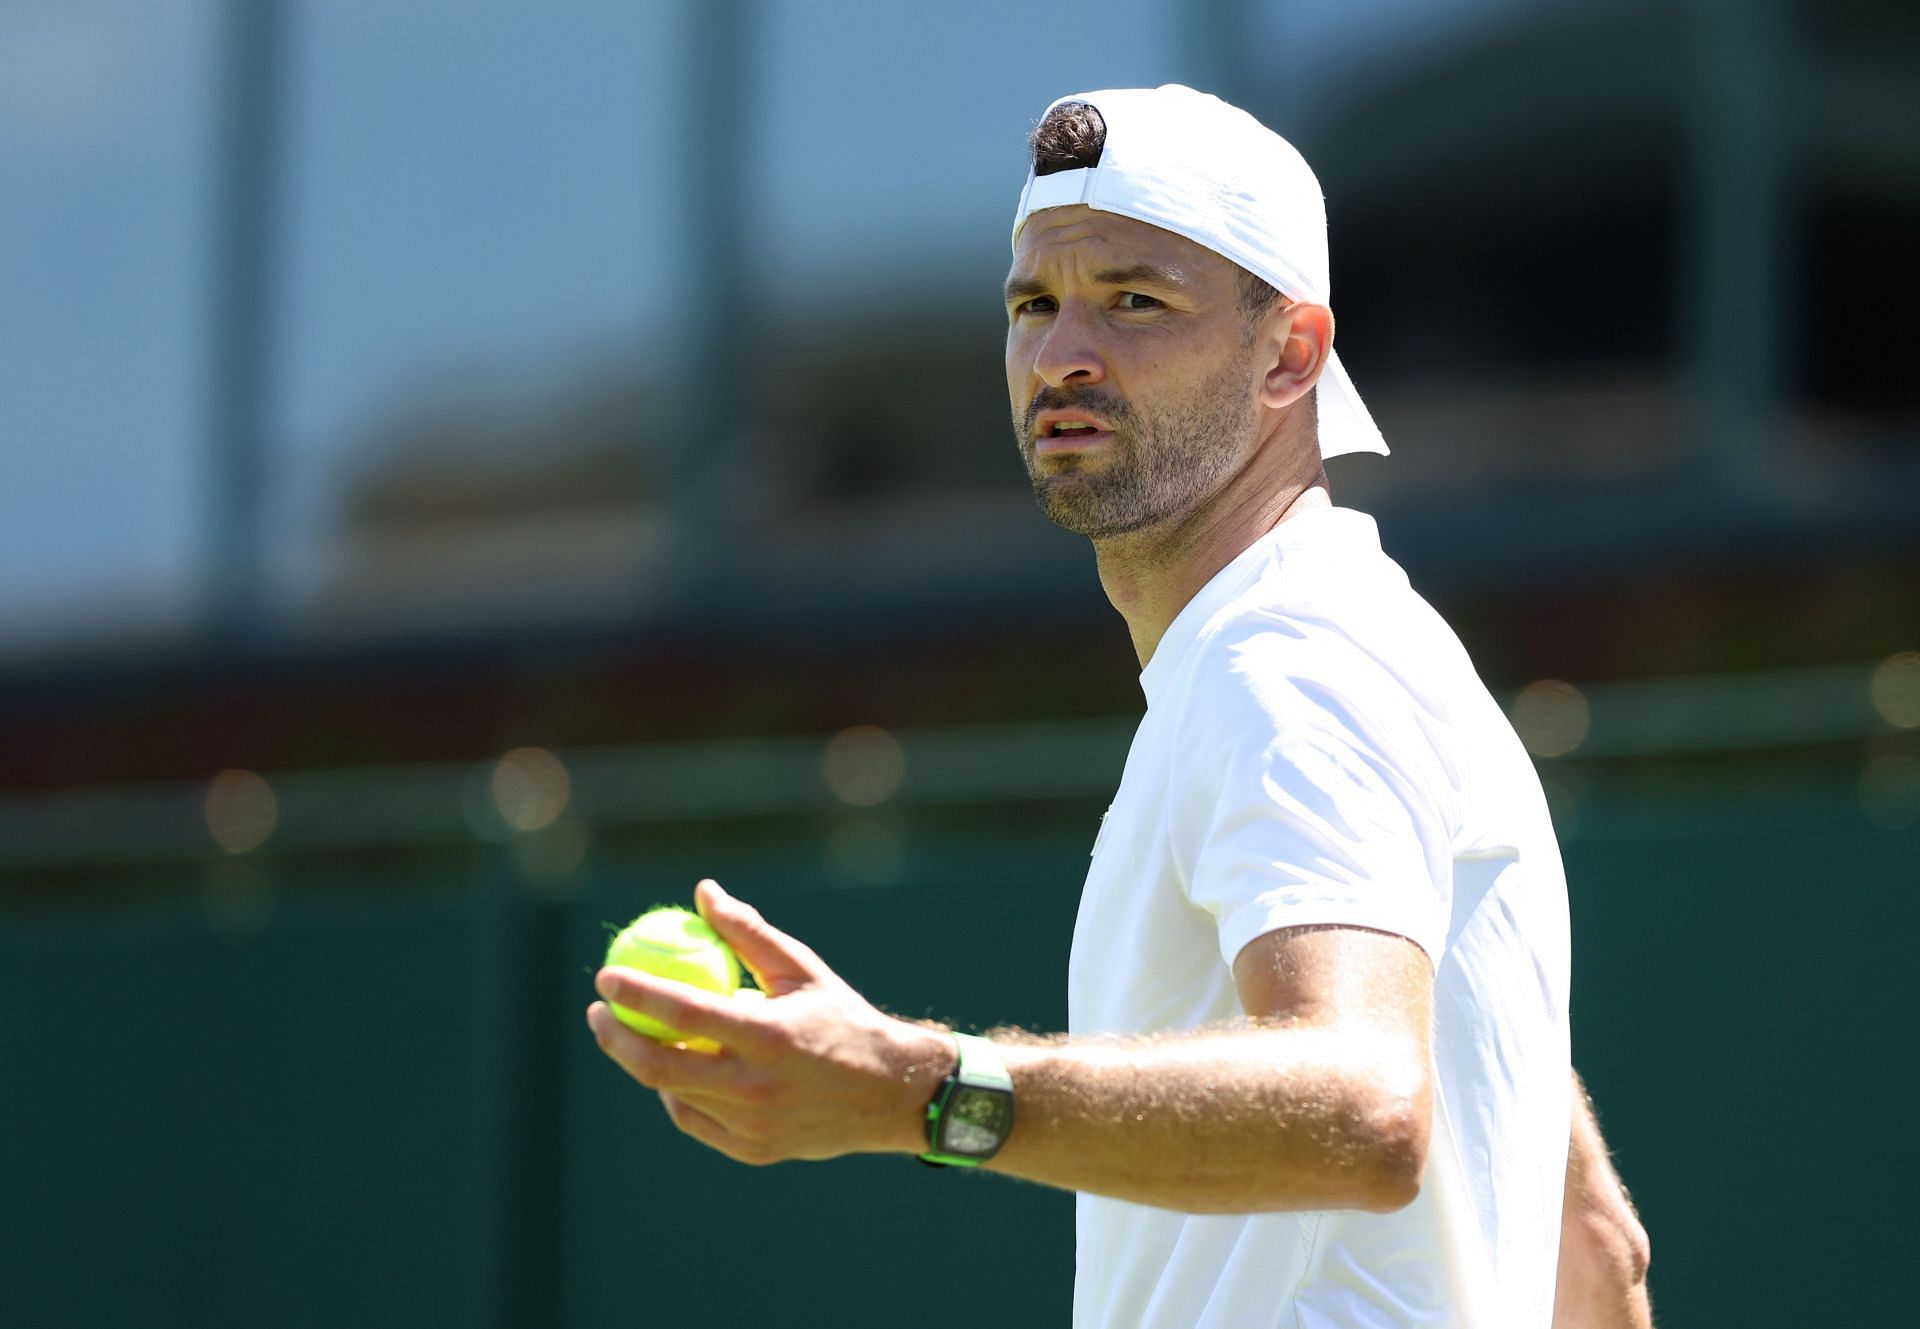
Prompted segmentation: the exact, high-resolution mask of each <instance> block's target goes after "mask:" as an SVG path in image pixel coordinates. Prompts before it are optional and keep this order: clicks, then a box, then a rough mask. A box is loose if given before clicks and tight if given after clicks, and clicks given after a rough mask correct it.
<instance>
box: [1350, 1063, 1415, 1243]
mask: <svg viewBox="0 0 1920 1329" xmlns="http://www.w3.org/2000/svg"><path fill="white" fill-rule="evenodd" d="M1366 1121H1367V1125H1366V1136H1367V1139H1366V1150H1365V1156H1366V1160H1367V1163H1366V1168H1365V1178H1366V1180H1365V1184H1364V1186H1363V1187H1362V1193H1361V1195H1360V1197H1359V1202H1358V1204H1357V1205H1356V1206H1355V1207H1356V1208H1359V1209H1364V1210H1366V1211H1367V1212H1369V1213H1375V1214H1390V1213H1392V1212H1393V1211H1394V1210H1396V1209H1404V1208H1406V1207H1407V1206H1408V1205H1410V1204H1412V1203H1413V1202H1414V1201H1415V1200H1416V1199H1418V1198H1419V1195H1420V1184H1421V1182H1422V1180H1423V1179H1424V1178H1425V1177H1426V1173H1427V1145H1428V1143H1429V1141H1430V1140H1431V1138H1432V1135H1433V1102H1432V1097H1431V1094H1430V1092H1429V1089H1428V1087H1427V1086H1426V1085H1425V1084H1423V1085H1422V1086H1421V1087H1420V1090H1419V1091H1418V1092H1417V1093H1412V1094H1395V1095H1388V1096H1385V1097H1384V1098H1383V1100H1382V1101H1381V1102H1379V1103H1378V1104H1376V1105H1375V1106H1374V1107H1373V1109H1372V1110H1371V1111H1370V1112H1369V1113H1368V1114H1367V1118H1366Z"/></svg>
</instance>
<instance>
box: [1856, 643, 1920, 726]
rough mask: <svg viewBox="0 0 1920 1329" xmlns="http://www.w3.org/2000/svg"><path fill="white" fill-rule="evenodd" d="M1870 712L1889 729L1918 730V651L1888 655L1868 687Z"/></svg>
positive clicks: (1919, 709)
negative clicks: (1875, 712) (1871, 708)
mask: <svg viewBox="0 0 1920 1329" xmlns="http://www.w3.org/2000/svg"><path fill="white" fill-rule="evenodd" d="M1867 695H1868V696H1869V697H1871V698H1872V699H1873V709H1874V710H1876V711H1878V712H1880V718H1881V719H1883V720H1885V721H1886V722H1887V723H1888V724H1890V725H1897V726H1899V727H1900V728H1902V729H1920V651H1902V652H1900V653H1899V654H1898V655H1889V656H1888V657H1887V658H1886V659H1884V660H1882V661H1881V662H1880V664H1879V665H1878V667H1876V668H1875V669H1874V671H1873V678H1872V680H1871V681H1869V682H1868V684H1867Z"/></svg>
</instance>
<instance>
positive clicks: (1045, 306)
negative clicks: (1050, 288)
mask: <svg viewBox="0 0 1920 1329" xmlns="http://www.w3.org/2000/svg"><path fill="white" fill-rule="evenodd" d="M1013 312H1014V313H1016V314H1051V313H1052V312H1053V297H1052V296H1050V295H1036V296H1034V297H1033V299H1031V300H1023V301H1021V302H1020V303H1019V304H1017V305H1015V306H1014V307H1013Z"/></svg>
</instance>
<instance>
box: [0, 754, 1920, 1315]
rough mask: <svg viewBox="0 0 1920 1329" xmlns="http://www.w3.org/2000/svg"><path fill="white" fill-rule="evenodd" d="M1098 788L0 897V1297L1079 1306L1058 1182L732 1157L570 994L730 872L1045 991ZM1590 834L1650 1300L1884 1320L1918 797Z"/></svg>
mask: <svg viewBox="0 0 1920 1329" xmlns="http://www.w3.org/2000/svg"><path fill="white" fill-rule="evenodd" d="M1783 809H1785V811H1783ZM1086 821H1087V819H1086V818H1085V817H1084V816H1079V815H1077V814H1076V815H1074V816H1073V817H1070V818H1063V819H1062V821H1061V822H1059V823H1055V824H1053V825H1052V826H1049V825H1048V823H1047V822H1046V821H1045V820H1044V819H1042V820H1040V821H1039V822H1037V823H1036V828H1035V829H1022V828H1021V827H1020V826H1019V825H1018V824H1017V823H1014V822H1012V821H1009V822H1006V823H1003V824H1001V825H1000V826H999V827H998V828H997V829H996V831H995V833H994V834H993V835H992V836H991V837H988V836H983V835H982V834H980V833H979V832H978V831H974V832H972V833H965V834H963V833H961V832H960V831H957V830H954V829H948V830H945V831H936V830H932V829H926V828H921V829H918V830H916V831H915V832H914V833H913V834H912V835H910V837H909V839H908V842H907V843H908V848H907V859H906V870H905V872H904V873H903V876H902V880H903V881H904V882H905V883H907V884H903V885H896V886H894V887H891V888H887V889H877V888H875V889H859V890H847V889H841V888H836V887H835V886H834V885H833V884H832V882H831V880H830V879H829V874H828V873H827V871H826V870H825V868H824V867H823V866H822V862H821V858H820V855H819V854H818V853H817V852H815V851H814V850H813V849H812V848H809V849H807V851H806V852H790V851H789V850H790V849H791V846H786V847H783V846H781V845H780V844H778V843H770V842H768V841H766V840H764V839H762V840H761V841H759V842H758V843H757V845H755V844H742V843H739V842H738V840H737V837H731V836H725V837H716V840H715V843H716V844H720V845H723V846H726V847H722V848H721V849H719V850H718V852H713V853H709V854H706V855H703V856H702V857H701V858H700V860H699V861H694V860H693V859H690V858H687V857H685V856H684V853H683V851H671V852H670V853H669V854H667V855H662V856H647V855H642V854H639V853H637V852H634V851H632V850H631V849H627V850H615V849H612V848H607V847H603V848H602V849H601V850H600V851H599V852H598V853H597V854H596V855H595V856H594V858H593V859H592V860H591V862H590V866H589V869H588V871H587V874H586V883H585V886H584V889H582V890H581V891H580V892H579V893H578V894H575V895H572V896H568V897H554V896H537V895H532V894H529V893H526V892H524V891H520V890H518V889H516V888H512V887H510V886H509V885H508V881H509V877H508V874H507V870H506V868H505V865H504V862H503V864H502V865H501V867H500V868H499V869H498V870H497V871H496V872H495V873H494V874H493V875H492V876H491V878H489V877H488V875H487V874H482V879H481V880H479V881H475V880H473V878H472V877H471V875H469V874H461V875H460V876H459V878H458V879H450V880H447V881H444V882H434V881H431V880H422V879H420V878H419V877H418V876H414V877H409V878H407V879H405V880H389V881H380V880H376V879H373V878H369V877H362V878H360V879H359V880H357V881H355V882H353V883H351V884H346V883H343V884H341V885H340V886H339V887H337V888H334V889H328V890H323V891H322V890H312V889H307V890H302V891H299V892H297V893H293V892H289V893H286V894H284V895H282V896H280V897H277V898H276V899H275V900H274V903H273V907H272V911H271V913H270V914H269V915H267V916H266V918H265V919H264V921H262V922H261V923H260V925H258V926H247V925H241V926H236V925H235V924H234V922H233V920H232V919H231V918H229V919H228V920H227V921H226V922H222V923H216V922H215V921H214V920H213V919H211V918H210V916H209V914H208V913H207V911H206V910H205V909H204V908H202V907H201V906H200V905H199V904H198V903H196V902H194V901H193V900H191V899H189V900H184V901H182V902H178V903H174V904H168V905H156V906H155V907H153V908H151V909H148V910H144V911H121V912H114V913H109V914H96V915H91V916H69V917H65V918H52V917H37V918H27V917H22V916H18V915H16V916H13V917H11V918H8V919H6V920H4V922H3V923H0V1001H4V1004H5V1010H6V1011H7V1015H6V1018H5V1022H4V1034H3V1037H4V1043H3V1044H0V1051H3V1052H4V1061H0V1065H4V1077H5V1078H4V1082H3V1083H0V1094H3V1095H4V1097H0V1114H4V1115H3V1116H0V1128H3V1129H0V1145H3V1147H4V1150H5V1154H4V1176H0V1181H3V1182H4V1196H5V1199H4V1203H0V1298H4V1302H3V1303H0V1304H3V1305H4V1313H0V1320H4V1322H6V1323H18V1324H23V1325H25V1324H32V1325H105V1324H139V1325H155V1326H194V1327H196V1329H198V1327H200V1326H209V1325H228V1324H231V1325H240V1324H246V1325H260V1324H272V1325H276V1326H287V1327H288V1329H294V1327H297V1326H305V1325H315V1326H319V1325H328V1326H334V1325H341V1324H351V1325H353V1326H355V1329H379V1327H381V1326H387V1325H393V1326H401V1325H406V1326H416V1325H422V1324H435V1325H441V1324H444V1325H453V1326H474V1327H475V1329H478V1327H480V1326H496V1325H514V1324H526V1325H553V1326H567V1325H581V1326H584V1325H588V1324H590V1323H608V1322H610V1321H609V1318H608V1317H617V1319H616V1320H614V1321H612V1322H619V1323H628V1324H637V1325H645V1324H653V1325H664V1326H680V1325H690V1326H693V1325H699V1326H704V1325H709V1324H713V1323H716V1322H721V1321H725V1322H730V1323H753V1322H756V1321H771V1322H774V1323H782V1324H798V1325H812V1324H819V1325H835V1326H861V1325H888V1326H891V1325H899V1324H909V1323H910V1324H913V1325H915V1326H917V1327H918V1329H940V1327H941V1326H947V1325H953V1326H958V1325H963V1324H966V1325H971V1324H974V1323H976V1322H977V1320H976V1318H975V1316H974V1313H973V1309H970V1305H971V1307H972V1308H974V1309H977V1305H978V1302H977V1299H974V1298H970V1297H969V1296H968V1295H967V1289H969V1288H972V1287H977V1286H979V1285H980V1282H979V1280H980V1278H982V1277H985V1278H986V1279H987V1280H988V1285H989V1286H991V1287H992V1288H993V1289H994V1290H995V1297H996V1299H997V1300H998V1301H999V1302H1000V1304H1002V1305H1003V1306H1005V1307H1008V1308H1009V1309H1008V1311H1007V1313H1006V1314H1005V1315H1003V1316H1002V1317H1001V1319H1002V1322H1003V1323H1016V1324H1035V1325H1041V1324H1063V1323H1065V1321H1066V1317H1067V1310H1068V1305H1069V1298H1070V1290H1071V1282H1072V1259H1073V1252H1072V1206H1071V1202H1070V1200H1069V1199H1068V1198H1067V1197H1066V1196H1064V1195H1058V1194H1053V1193H1048V1192H1044V1191H1041V1190H1039V1189H1037V1188H1033V1187H1027V1186H1022V1185H1019V1184H1015V1183H1009V1182H1006V1181H1004V1180H1001V1179H996V1178H987V1177H979V1176H966V1175H957V1174H952V1173H939V1172H935V1171H933V1170H931V1169H924V1168H921V1167H919V1166H917V1165H914V1164H911V1163H908V1162H905V1161H900V1160H893V1159H855V1160H846V1161H841V1162H836V1163H831V1164H826V1165H786V1166H781V1167H775V1168H770V1169H760V1170H754V1169H748V1168H742V1167H738V1166H736V1165H734V1164H731V1163H729V1162H727V1161H726V1160H724V1159H722V1158H721V1157H719V1156H718V1155H714V1154H710V1153H707V1152H706V1151H704V1150H702V1149H701V1148H699V1147H698V1146H696V1145H694V1144H692V1143H691V1142H690V1141H687V1140H685V1139H683V1138H682V1137H680V1136H679V1135H678V1134H677V1133H675V1132H674V1131H673V1130H672V1129H671V1127H670V1126H669V1125H668V1123H667V1121H666V1119H665V1117H664V1116H663V1115H662V1113H661V1112H660V1110H659V1108H658V1106H657V1104H656V1103H655V1101H654V1100H653V1098H652V1096H651V1095H650V1094H648V1093H646V1092H645V1091H643V1090H641V1089H640V1088H639V1087H637V1086H635V1085H633V1084H632V1083H630V1082H629V1081H627V1080H626V1079H625V1078H624V1077H622V1076H620V1075H619V1074H618V1073H617V1072H616V1071H615V1070H614V1069H613V1068H612V1067H611V1066H610V1065H608V1064H607V1063H606V1062H605V1061H604V1060H603V1059H602V1058H601V1057H600V1056H599V1054H598V1053H597V1052H596V1051H595V1049H594V1047H593V1045H592V1042H591V1040H590V1039H589V1038H588V1036H587V1035H586V1033H585V1031H584V1025H583V1023H582V1011H583V1009H584V1007H585V1005H586V1003H587V1002H588V1001H589V1000H591V998H592V992H591V986H590V982H589V974H590V972H591V970H592V968H593V966H594V964H595V962H596V960H597V957H598V955H599V952H600V950H601V948H602V946H603V939H604V936H605V932H604V929H603V923H604V922H608V921H618V920H623V919H624V918H625V917H626V916H628V915H630V914H632V913H633V912H635V911H636V910H637V909H638V908H639V907H641V906H643V905H646V904H649V903H652V902H653V901H654V900H656V899H678V898H682V897H684V896H685V895H686V894H687V892H688V891H689V890H690V887H691V884H692V881H693V880H694V878H695V877H696V876H697V875H700V874H701V873H703V872H713V873H714V874H715V875H721V876H723V879H725V880H727V881H728V882H729V884H730V885H732V886H733V887H734V888H735V889H736V890H737V891H738V892H740V893H741V894H743V895H746V896H748V897H749V898H754V899H757V900H758V901H759V902H760V903H761V904H762V905H763V907H764V908H765V909H766V911H767V912H768V914H769V915H770V916H771V917H773V918H774V920H775V921H776V922H778V923H780V924H781V925H782V926H785V927H787V928H788V929H789V930H791V931H794V932H796V933H798V934H800V935H801V936H803V937H805V938H807V939H808V940H809V941H811V942H812V943H813V944H814V945H815V946H816V948H817V949H819V950H820V951H821V952H822V953H823V954H824V955H825V956H826V957H827V958H828V959H829V960H830V961H831V962H833V963H835V964H836V965H837V966H838V967H839V968H840V969H841V971H842V972H843V973H844V974H845V975H846V976H847V977H848V978H849V979H850V980H851V981H853V982H854V983H855V984H856V985H858V986H860V987H861V988H862V989H863V990H864V991H866V992H867V993H868V994H869V995H871V996H872V997H874V998H875V999H876V1000H878V1001H879V1002H881V1003H882V1004H883V1005H886V1006H888V1007H889V1008H891V1009H893V1010H896V1011H899V1012H901V1013H903V1014H911V1015H922V1014H930V1015H937V1016H941V1017H943V1018H949V1019H954V1020H957V1021H960V1022H963V1023H965V1024H969V1025H976V1026H988V1025H992V1024H996V1023H1002V1022H1016V1023H1021V1024H1026V1025H1029V1026H1037V1027H1057V1026H1058V1025H1059V1024H1060V1023H1061V1022H1062V1019H1063V1016H1064V969H1065V958H1066V949H1067V944H1068V938H1069V934H1070V930H1071V924H1072V917H1073V909H1074V899H1075V895H1076V891H1077V886H1078V878H1079V874H1080V872H1081V871H1082V870H1083V869H1084V865H1085V862H1086V852H1087V845H1088V843H1089V839H1090V836H1088V835H1083V834H1081V832H1082V831H1088V830H1090V826H1088V825H1086V824H1084V823H1085V822H1086ZM1566 850H1567V858H1568V865H1569V874H1570V878H1571V880H1572V882H1573V887H1574V890H1573V902H1574V922H1575V928H1576V933H1575V959H1576V980H1575V989H1574V991H1575V1031H1574V1039H1575V1048H1576V1056H1577V1060H1578V1061H1579V1063H1580V1064H1581V1066H1582V1068H1583V1070H1584V1071H1585V1072H1586V1074H1587V1077H1588V1080H1589V1082H1590V1084H1591V1085H1592V1087H1593V1089H1594V1092H1595V1094H1596V1096H1597V1097H1598V1099H1599V1101H1600V1105H1601V1109H1602V1112H1603V1115H1604V1118H1605V1124H1606V1129H1607V1133H1608V1135H1609V1136H1610V1137H1611V1139H1612V1141H1613V1143H1614V1144H1615V1146H1616V1150H1617V1153H1618V1156H1619V1160H1620V1163H1621V1166H1622V1168H1623V1170H1624V1172H1625V1173H1626V1176H1627V1179H1628V1181H1629V1183H1630V1184H1631V1185H1632V1187H1633V1190H1634V1193H1635V1195H1636V1197H1637V1198H1638V1200H1639V1201H1640V1203H1641V1206H1642V1208H1643V1210H1644V1212H1645V1215H1646V1217H1647V1221H1648V1226H1649V1228H1650V1230H1651V1232H1652V1235H1653V1240H1654V1251H1655V1274H1654V1281H1653V1286H1654V1293H1655V1301H1656V1305H1657V1307H1658V1308H1659V1311H1660V1315H1661V1319H1662V1322H1663V1323H1668V1324H1675V1325H1678V1324H1689V1325H1743V1326H1751V1325H1770V1324H1783V1325H1784V1324H1798V1323H1807V1322H1816V1321H1817V1322H1822V1323H1836V1324H1845V1323H1851V1324H1866V1323H1888V1322H1890V1321H1889V1319H1888V1316H1889V1314H1890V1312H1889V1310H1888V1308H1889V1306H1890V1305H1892V1304H1893V1302H1892V1298H1893V1297H1894V1296H1895V1295H1896V1292H1897V1291H1898V1289H1897V1288H1896V1284H1895V1278H1896V1274H1895V1273H1894V1271H1896V1270H1898V1269H1900V1268H1903V1267H1904V1266H1905V1263H1906V1258H1905V1257H1906V1255H1907V1252H1906V1250H1905V1238H1904V1234H1905V1233H1906V1232H1908V1231H1909V1230H1910V1229H1911V1224H1910V1222H1908V1221H1907V1218H1906V1210H1905V1208H1904V1206H1903V1198H1904V1197H1903V1194H1902V1190H1903V1185H1904V1183H1908V1182H1910V1181H1911V1180H1912V1179H1913V1177H1915V1176H1916V1175H1920V1173H1916V1169H1915V1166H1914V1163H1915V1159H1914V1157H1913V1148H1912V1146H1911V1145H1910V1144H1908V1143H1906V1142H1907V1141H1909V1140H1910V1139H1911V1132H1910V1130H1909V1129H1908V1127H1907V1125H1906V1121H1905V1118H1906V1115H1907V1109H1908V1106H1909V1104H1910V1101H1911V1095H1912V1090H1913V1088H1914V1066H1913V1057H1912V1053H1911V1051H1910V1046H1911V1043H1912V1038H1911V1035H1910V1034H1909V1033H1908V1032H1907V1031H1906V1030H1905V1028H1904V1026H1905V1024H1906V1022H1907V1021H1906V1015H1907V1013H1908V1012H1910V1011H1911V1009H1912V1005H1913V1003H1912V1001H1911V999H1910V998H1909V997H1908V996H1907V995H1906V994H1907V993H1908V992H1909V991H1910V984H1909V983H1908V982H1906V981H1903V979H1902V973H1903V966H1904V965H1905V964H1906V963H1907V951H1908V947H1909V944H1910V938H1911V937H1912V936H1913V935H1914V933H1915V924H1916V922H1920V917H1917V915H1920V905H1917V904H1916V898H1917V895H1920V892H1917V890H1916V887H1917V886H1920V833H1916V832H1915V831H1913V830H1908V831H1903V832H1888V831H1883V830H1879V829H1876V828H1875V827H1873V826H1872V825H1870V824H1869V823H1868V822H1867V821H1866V819H1865V818H1864V817H1863V816H1862V815H1861V814H1860V812H1859V810H1858V808H1857V807H1856V805H1855V803H1854V799H1853V795H1852V788H1851V785H1850V784H1847V783H1845V782H1844V781H1835V782H1833V783H1832V784H1831V785H1826V786H1820V787H1813V788H1808V789H1804V790H1796V791H1793V792H1792V793H1791V794H1790V795H1788V796H1785V797H1784V798H1782V799H1776V800H1773V801H1767V800H1754V799H1750V798H1748V797H1746V796H1744V795H1741V796H1729V795H1728V793H1727V791H1726V790H1724V789H1721V790H1717V791H1716V790H1714V789H1702V788H1700V787H1698V786H1645V787H1632V786H1625V785H1617V784H1616V785H1606V786H1601V787H1598V788H1590V789H1588V790H1586V791H1584V792H1583V795H1582V799H1581V802H1580V804H1579V808H1578V819H1577V823H1576V825H1575V827H1574V829H1573V831H1572V833H1571V834H1570V835H1569V836H1568V839H1567V844H1566ZM969 1271H973V1272H969ZM648 1306H650V1307H651V1310H650V1311H649V1310H643V1307H648Z"/></svg>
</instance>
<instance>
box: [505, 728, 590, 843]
mask: <svg viewBox="0 0 1920 1329" xmlns="http://www.w3.org/2000/svg"><path fill="white" fill-rule="evenodd" d="M572 794H573V782H572V781H571V780H570V779H568V777H567V768H566V767H565V766H564V765H562V764H561V762H560V758H558V757H556V756H554V755H553V754H552V753H551V752H548V751H547V750H546V749H545V748H515V749H514V750H513V751H511V752H509V753H507V754H506V755H505V756H504V757H502V758H500V760H499V761H497V762H495V763H494V766H493V805H494V807H496V808H497V809H499V812H500V820H502V821H504V822H506V823H507V825H509V826H511V827H512V828H513V829H514V830H516V831H537V830H539V829H540V828H541V827H543V826H551V825H553V823H554V822H555V821H557V820H559V817H560V814H561V813H562V812H565V811H566V810H567V800H568V798H570V797H571V796H572Z"/></svg>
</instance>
